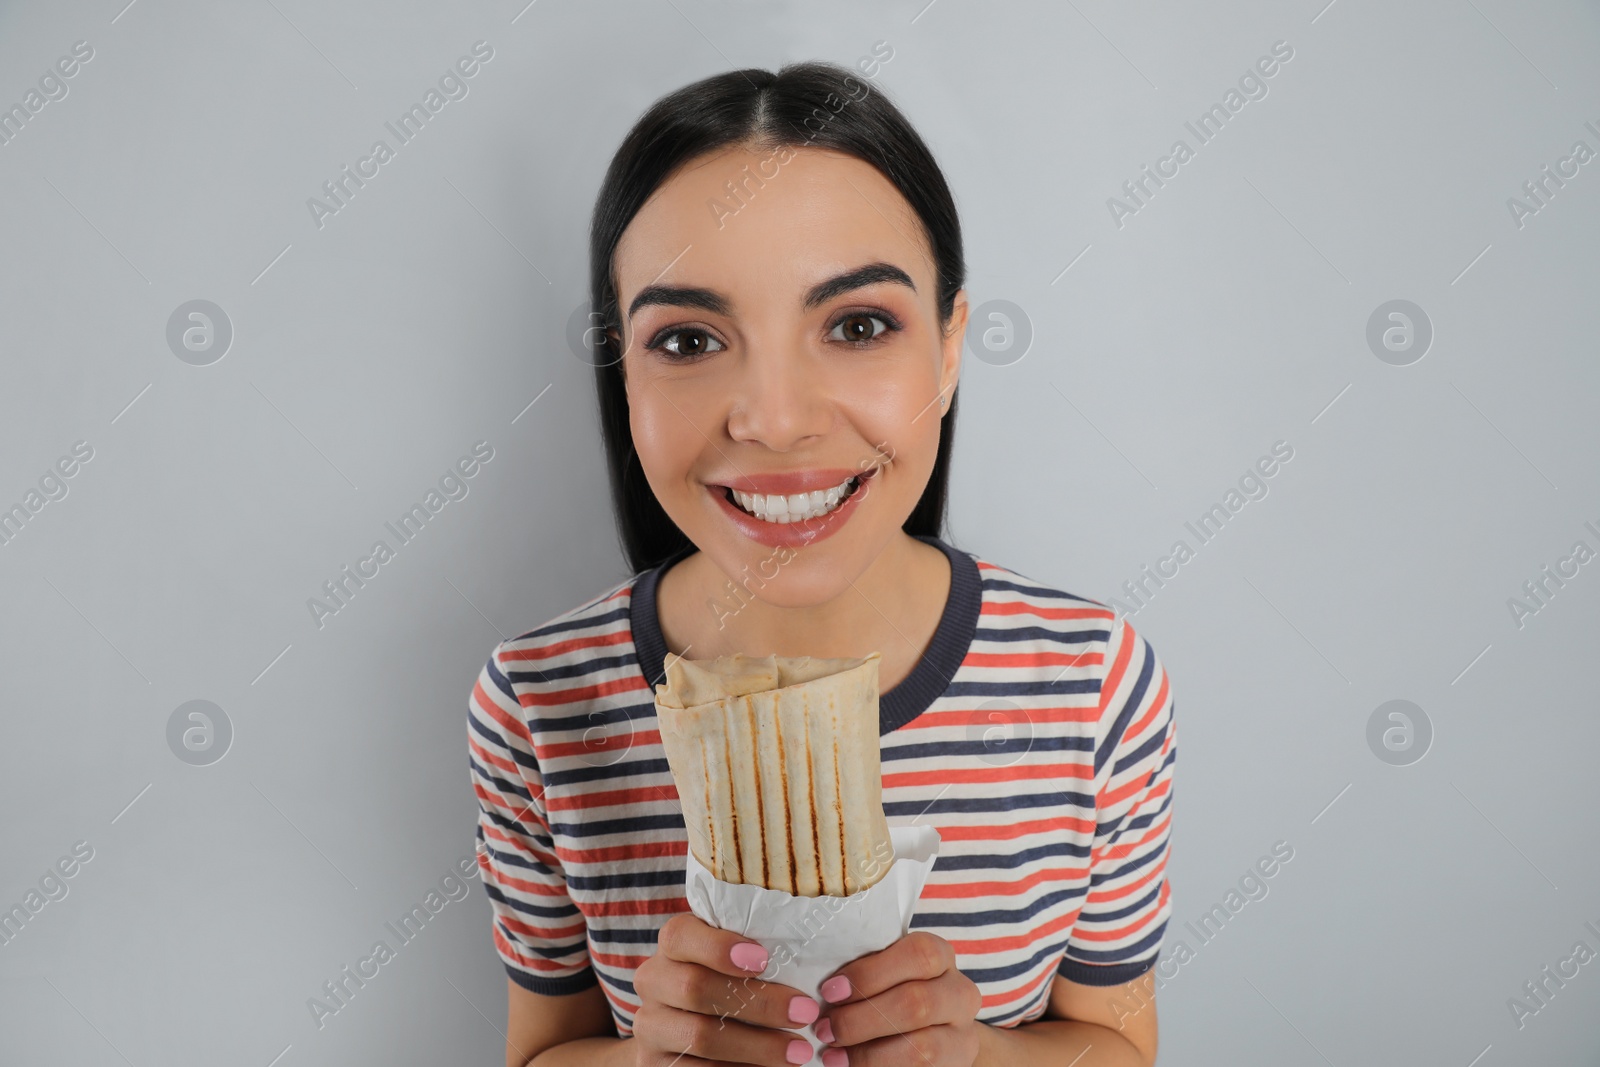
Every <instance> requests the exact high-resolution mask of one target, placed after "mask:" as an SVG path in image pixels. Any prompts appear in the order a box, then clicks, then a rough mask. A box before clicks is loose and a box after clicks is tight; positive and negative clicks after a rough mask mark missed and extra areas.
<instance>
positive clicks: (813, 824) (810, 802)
mask: <svg viewBox="0 0 1600 1067" xmlns="http://www.w3.org/2000/svg"><path fill="white" fill-rule="evenodd" d="M806 710H807V711H808V712H809V711H810V707H809V705H808V707H807V709H806ZM800 736H801V740H803V741H804V742H805V746H806V806H807V808H809V814H810V818H808V819H807V820H806V823H807V824H808V829H809V832H810V834H811V856H812V858H813V860H815V862H816V868H817V892H818V893H821V892H822V841H821V840H820V839H819V838H818V836H817V765H816V764H815V763H813V762H812V759H811V720H810V716H809V715H808V716H807V721H806V724H805V729H803V730H801V732H800ZM796 888H799V883H798V879H797V881H796Z"/></svg>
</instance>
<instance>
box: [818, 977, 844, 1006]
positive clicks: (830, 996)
mask: <svg viewBox="0 0 1600 1067" xmlns="http://www.w3.org/2000/svg"><path fill="white" fill-rule="evenodd" d="M849 995H850V979H848V978H846V977H845V976H844V975H842V974H836V975H834V976H833V977H832V978H830V979H828V980H827V981H826V982H823V983H822V999H823V1000H826V1001H827V1002H828V1003H829V1004H837V1003H839V1001H841V1000H843V999H844V998H845V997H848V996H849Z"/></svg>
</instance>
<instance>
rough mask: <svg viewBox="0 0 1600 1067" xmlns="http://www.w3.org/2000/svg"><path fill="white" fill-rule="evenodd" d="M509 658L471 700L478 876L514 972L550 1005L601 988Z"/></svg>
mask: <svg viewBox="0 0 1600 1067" xmlns="http://www.w3.org/2000/svg"><path fill="white" fill-rule="evenodd" d="M501 657H502V650H501V648H500V646H496V648H495V650H494V654H493V655H491V656H490V657H489V661H488V663H486V664H485V665H484V667H483V670H482V671H480V672H479V674H478V680H477V682H476V684H474V685H473V687H472V697H471V699H470V700H469V701H468V713H467V749H468V764H469V766H470V768H471V774H472V786H473V790H474V791H475V792H476V793H477V795H478V834H477V837H478V846H477V853H478V872H479V874H480V875H481V876H482V878H483V889H484V892H485V893H486V894H487V895H488V897H489V904H490V908H491V910H492V912H493V920H494V945H495V949H496V951H498V952H499V954H500V959H501V961H502V962H503V963H504V964H505V968H506V973H507V974H509V975H510V976H511V979H512V980H513V981H514V982H516V983H517V984H518V985H520V986H522V987H524V988H525V989H529V990H532V991H533V992H535V993H543V994H545V995H547V996H557V995H562V994H567V993H575V992H577V991H578V990H580V989H585V988H587V987H589V986H592V985H594V984H596V977H595V973H594V970H593V968H592V967H591V965H590V962H589V949H588V941H587V936H586V928H585V925H584V920H583V915H582V914H581V913H580V912H579V911H578V909H577V907H576V906H575V905H574V904H573V903H572V898H571V897H570V896H569V895H568V892H567V879H566V875H565V873H564V872H563V871H562V868H561V860H560V858H559V857H558V856H557V855H556V851H555V842H554V840H553V838H552V837H551V834H550V823H549V819H548V816H547V814H546V811H545V805H544V784H543V777H542V775H541V774H540V772H539V763H538V760H537V759H536V758H535V755H534V750H533V743H532V740H531V735H530V733H529V730H528V724H527V721H526V719H525V718H524V715H523V710H522V705H521V704H520V703H519V702H518V700H517V696H516V693H515V691H514V690H513V689H512V687H511V681H510V679H509V677H508V676H507V675H506V673H505V671H504V670H503V669H502V662H503V661H502V658H501Z"/></svg>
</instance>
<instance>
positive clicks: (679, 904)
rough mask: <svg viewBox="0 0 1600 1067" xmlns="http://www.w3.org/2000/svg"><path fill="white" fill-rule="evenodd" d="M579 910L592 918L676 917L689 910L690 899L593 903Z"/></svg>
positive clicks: (585, 904) (654, 898) (665, 898)
mask: <svg viewBox="0 0 1600 1067" xmlns="http://www.w3.org/2000/svg"><path fill="white" fill-rule="evenodd" d="M578 910H580V911H582V912H583V913H584V914H585V915H588V916H590V917H591V918H607V917H610V916H613V915H676V914H677V913H678V912H680V911H688V910H689V898H687V897H685V896H682V895H680V896H676V897H645V898H642V899H638V900H610V901H592V902H587V903H584V904H582V905H580V906H579V909H578Z"/></svg>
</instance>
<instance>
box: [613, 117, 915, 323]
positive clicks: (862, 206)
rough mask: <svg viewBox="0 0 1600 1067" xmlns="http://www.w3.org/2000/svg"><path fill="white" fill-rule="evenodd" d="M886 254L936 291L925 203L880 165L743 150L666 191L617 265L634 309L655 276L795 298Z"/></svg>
mask: <svg viewBox="0 0 1600 1067" xmlns="http://www.w3.org/2000/svg"><path fill="white" fill-rule="evenodd" d="M785 160H787V161H786V162H785ZM878 261H881V262H889V263H895V264H897V265H899V266H900V267H902V268H903V269H904V270H905V271H906V272H907V273H909V274H910V275H911V276H912V277H913V278H914V279H915V280H916V282H917V289H918V290H919V291H922V292H931V291H933V290H934V288H936V287H935V286H934V284H933V279H934V267H933V263H932V261H931V259H930V257H929V254H928V248H927V242H926V239H925V238H924V237H923V235H922V227H921V223H920V221H919V220H918V218H917V216H916V213H915V211H914V210H913V209H912V208H911V205H910V204H909V203H907V202H906V200H905V198H904V197H903V196H901V195H900V192H899V190H897V189H896V188H895V187H894V186H893V185H892V184H891V183H890V182H889V181H888V179H886V178H885V177H884V176H883V175H882V174H881V173H879V172H878V170H877V169H876V168H875V167H873V166H872V165H871V164H869V163H866V162H865V161H863V160H860V159H857V158H856V157H854V156H849V155H846V154H844V153H840V152H835V151H831V150H828V149H819V148H809V147H806V148H798V149H766V148H763V149H750V148H747V147H744V146H731V147H729V148H727V149H724V150H721V151H718V152H715V153H711V154H709V155H707V156H706V157H704V158H702V159H697V160H694V161H691V162H690V163H689V164H688V165H686V166H684V167H683V168H681V169H680V170H679V171H678V172H677V173H675V174H674V175H673V177H672V178H670V179H669V180H668V181H666V182H664V183H663V184H662V185H661V187H660V188H658V189H657V190H656V192H655V193H654V195H652V196H651V198H650V199H649V200H648V201H647V202H646V203H645V205H644V206H643V207H642V208H640V210H639V212H638V214H637V215H635V216H634V218H633V220H632V221H631V222H630V223H629V224H628V228H627V229H626V230H625V231H624V232H623V235H622V238H621V240H620V241H619V242H618V243H617V250H616V258H615V261H614V269H615V272H616V279H617V290H618V297H619V298H620V301H621V303H622V304H623V306H624V307H625V306H626V305H627V303H628V301H629V300H630V298H631V297H632V295H633V294H634V293H637V292H638V291H639V290H640V289H642V288H643V287H644V286H646V285H651V284H676V285H698V286H705V287H710V288H716V289H717V290H719V291H721V292H725V293H728V294H729V295H730V296H736V295H737V294H738V293H741V292H742V293H745V294H747V300H746V301H745V302H749V300H750V299H753V298H760V297H762V296H773V295H776V292H775V290H776V291H777V292H781V293H782V294H783V295H784V296H785V297H793V296H795V295H796V293H797V292H798V291H799V290H800V289H804V288H806V287H809V286H810V285H812V284H813V283H814V282H815V281H816V280H817V279H818V278H821V277H825V276H829V275H832V274H835V273H837V272H838V271H840V270H845V269H850V268H852V267H856V266H859V265H861V264H863V263H871V262H878ZM925 283H926V284H925ZM735 302H736V303H737V302H739V301H737V300H736V301H735Z"/></svg>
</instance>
